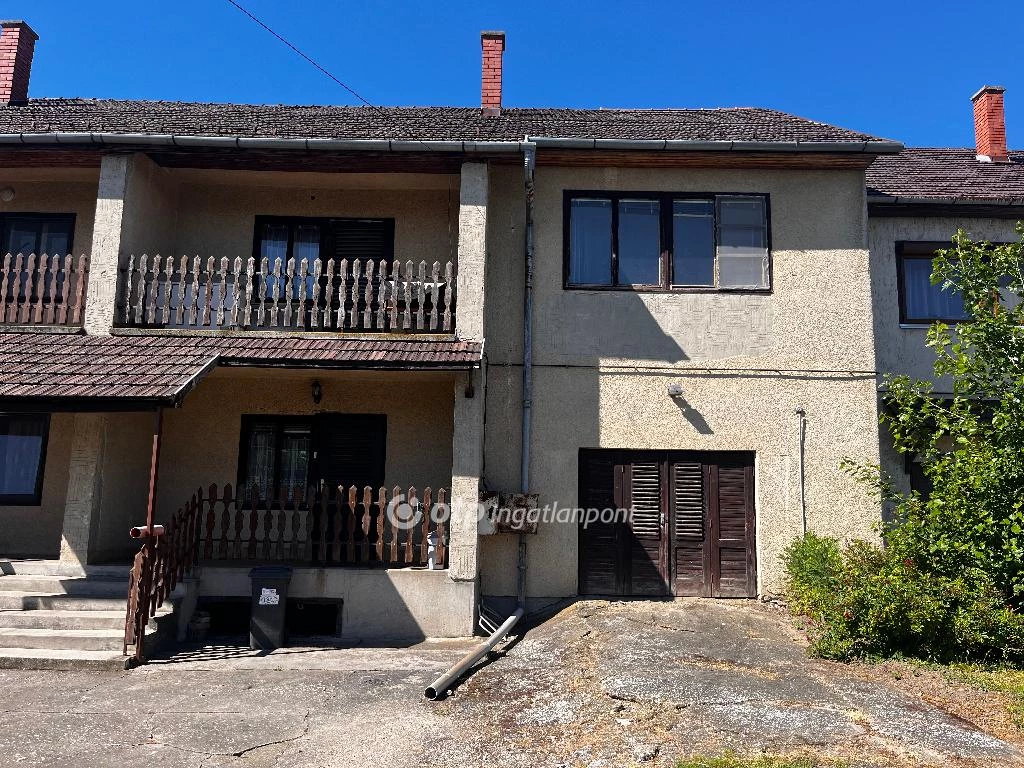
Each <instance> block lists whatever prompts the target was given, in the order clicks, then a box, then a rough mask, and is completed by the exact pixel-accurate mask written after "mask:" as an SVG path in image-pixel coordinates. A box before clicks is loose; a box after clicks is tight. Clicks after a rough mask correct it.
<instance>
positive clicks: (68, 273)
mask: <svg viewBox="0 0 1024 768" xmlns="http://www.w3.org/2000/svg"><path fill="white" fill-rule="evenodd" d="M88 282H89V257H88V256H84V255H83V256H79V257H77V258H75V257H74V256H71V255H70V254H68V255H65V256H59V255H54V256H48V255H46V254H42V255H40V256H37V255H36V254H34V253H30V254H28V255H26V254H23V253H19V254H11V253H8V254H6V255H5V256H4V257H3V260H2V262H0V324H4V325H64V326H79V325H81V324H82V321H83V319H84V318H85V291H86V286H87V284H88Z"/></svg>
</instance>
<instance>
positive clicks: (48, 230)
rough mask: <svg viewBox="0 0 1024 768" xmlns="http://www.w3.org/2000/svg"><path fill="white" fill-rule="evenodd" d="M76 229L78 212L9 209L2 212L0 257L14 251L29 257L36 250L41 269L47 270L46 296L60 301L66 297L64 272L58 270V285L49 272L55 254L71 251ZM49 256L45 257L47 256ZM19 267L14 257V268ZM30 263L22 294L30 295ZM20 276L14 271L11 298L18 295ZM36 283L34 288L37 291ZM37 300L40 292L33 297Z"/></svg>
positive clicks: (9, 290)
mask: <svg viewBox="0 0 1024 768" xmlns="http://www.w3.org/2000/svg"><path fill="white" fill-rule="evenodd" d="M74 231H75V216H74V214H70V213H68V214H50V213H6V214H0V257H3V256H6V255H7V254H10V255H11V256H14V257H17V256H18V255H19V254H20V255H22V256H24V257H25V258H26V260H27V258H28V257H29V256H30V255H32V254H35V255H36V256H37V261H36V265H37V270H42V271H44V282H43V286H42V288H43V298H44V299H46V300H49V299H51V297H52V298H53V299H54V300H57V301H60V300H62V299H63V289H64V280H65V279H66V277H65V275H64V274H63V273H58V274H57V278H56V279H57V285H56V286H53V285H51V284H50V283H51V281H52V278H51V276H50V274H49V269H50V261H51V260H52V259H54V258H58V257H61V258H62V257H64V256H67V255H68V254H69V253H71V247H72V236H73V235H74ZM44 255H45V256H46V258H45V259H44V258H42V257H43V256H44ZM14 269H15V262H14V261H13V260H12V261H11V272H12V273H13V272H14ZM28 277H29V276H28V264H27V261H26V263H25V264H24V266H23V267H22V270H21V277H20V279H21V286H20V289H19V295H20V296H27V295H28V291H27V290H26V288H27V287H28V286H27V285H26V283H27V282H28ZM17 279H18V278H17V277H15V276H14V275H13V274H12V275H11V276H10V277H9V278H8V280H9V281H10V282H9V285H8V288H7V300H8V301H10V300H12V299H13V298H14V290H15V287H16V286H15V283H14V281H15V280H17ZM36 285H38V283H34V284H33V286H32V292H33V293H34V292H35V286H36ZM31 298H32V300H33V301H34V300H36V298H37V297H36V296H34V295H33V296H32V297H31Z"/></svg>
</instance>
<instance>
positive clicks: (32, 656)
mask: <svg viewBox="0 0 1024 768" xmlns="http://www.w3.org/2000/svg"><path fill="white" fill-rule="evenodd" d="M124 668H125V657H124V655H123V654H122V653H121V649H120V648H118V649H117V650H116V651H79V650H67V649H57V650H54V649H50V648H0V669H56V670H82V669H86V670H100V671H115V670H123V669H124Z"/></svg>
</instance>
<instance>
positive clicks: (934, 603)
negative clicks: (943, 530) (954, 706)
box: [783, 534, 1024, 662]
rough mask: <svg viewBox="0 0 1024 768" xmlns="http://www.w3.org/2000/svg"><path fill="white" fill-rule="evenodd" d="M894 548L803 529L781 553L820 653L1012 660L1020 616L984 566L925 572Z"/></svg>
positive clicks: (797, 607) (1023, 623) (796, 605)
mask: <svg viewBox="0 0 1024 768" xmlns="http://www.w3.org/2000/svg"><path fill="white" fill-rule="evenodd" d="M899 549H900V548H899V547H895V546H890V547H888V548H886V549H882V548H880V547H878V546H876V545H874V544H870V543H868V542H864V541H855V542H853V543H851V544H850V545H849V546H848V547H846V548H845V549H843V548H840V546H839V543H838V542H836V541H835V540H833V539H827V538H823V537H820V536H816V535H814V534H808V535H807V536H805V537H804V538H802V539H798V540H797V541H795V542H794V543H793V544H791V545H790V546H789V547H788V548H787V549H786V551H785V554H784V555H783V557H784V560H785V564H786V571H787V596H788V598H789V600H790V605H791V608H792V609H793V610H794V612H796V613H798V614H802V615H805V616H806V617H807V618H808V620H809V621H810V624H811V627H810V633H809V634H810V637H811V643H812V651H813V652H814V653H815V654H816V655H819V656H822V657H824V658H832V659H843V660H847V659H853V658H865V657H877V656H909V657H915V658H920V659H924V660H927V661H939V662H949V661H995V660H1016V659H1019V658H1021V657H1022V649H1024V617H1021V616H1020V615H1019V614H1017V613H1016V612H1014V611H1013V610H1011V609H1010V608H1008V607H1007V606H1006V604H1005V601H1004V599H1003V596H1002V593H1001V592H1000V591H999V589H997V587H996V585H995V583H994V582H993V581H992V579H991V578H990V577H988V576H987V575H986V574H985V573H984V572H982V571H980V570H978V569H965V570H963V571H962V572H961V573H960V574H959V575H957V576H956V577H950V576H947V575H943V574H935V573H930V572H928V571H925V570H922V569H921V568H919V567H918V565H917V563H916V560H915V558H912V557H908V556H905V555H904V554H903V553H901V552H900V551H899Z"/></svg>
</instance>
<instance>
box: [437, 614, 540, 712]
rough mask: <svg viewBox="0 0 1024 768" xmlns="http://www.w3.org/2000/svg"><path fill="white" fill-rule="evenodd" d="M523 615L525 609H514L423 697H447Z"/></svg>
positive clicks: (438, 679)
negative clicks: (454, 685) (453, 687)
mask: <svg viewBox="0 0 1024 768" xmlns="http://www.w3.org/2000/svg"><path fill="white" fill-rule="evenodd" d="M525 613H526V609H525V608H524V607H523V606H519V607H518V608H516V609H515V611H514V612H513V613H512V615H511V616H509V617H508V618H507V619H505V621H504V622H503V623H502V625H501V626H500V627H498V628H497V629H496V630H495V631H494V632H493V633H492V634H491V636H490V637H488V638H487V639H486V640H485V641H484V642H483V643H481V644H480V645H478V646H477V647H476V648H475V649H473V650H472V651H470V652H469V653H467V654H466V655H465V656H463V657H462V659H461V660H460V661H459V663H458V664H456V665H455V666H454V667H452V668H451V669H449V670H448V671H447V672H445V673H444V674H443V675H441V676H440V677H439V678H437V680H435V681H434V682H433V683H431V684H430V686H429V687H428V688H427V689H426V690H425V691H424V692H423V695H424V696H426V697H427V698H428V699H434V700H437V699H443V698H444V697H445V696H447V695H448V694H449V693H450V691H451V686H452V685H453V684H454V683H455V681H456V680H458V679H459V678H460V677H462V676H463V675H464V674H466V672H468V671H469V670H470V669H471V668H472V667H473V665H474V664H476V663H477V662H478V661H480V659H482V658H483V657H484V656H486V655H487V654H488V653H489V652H490V651H491V649H493V648H494V646H496V645H497V644H498V643H500V642H501V641H502V639H503V638H504V637H505V635H507V634H508V633H509V630H510V629H512V627H514V626H515V625H516V623H517V622H518V621H519V620H520V619H521V618H523V614H525Z"/></svg>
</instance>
